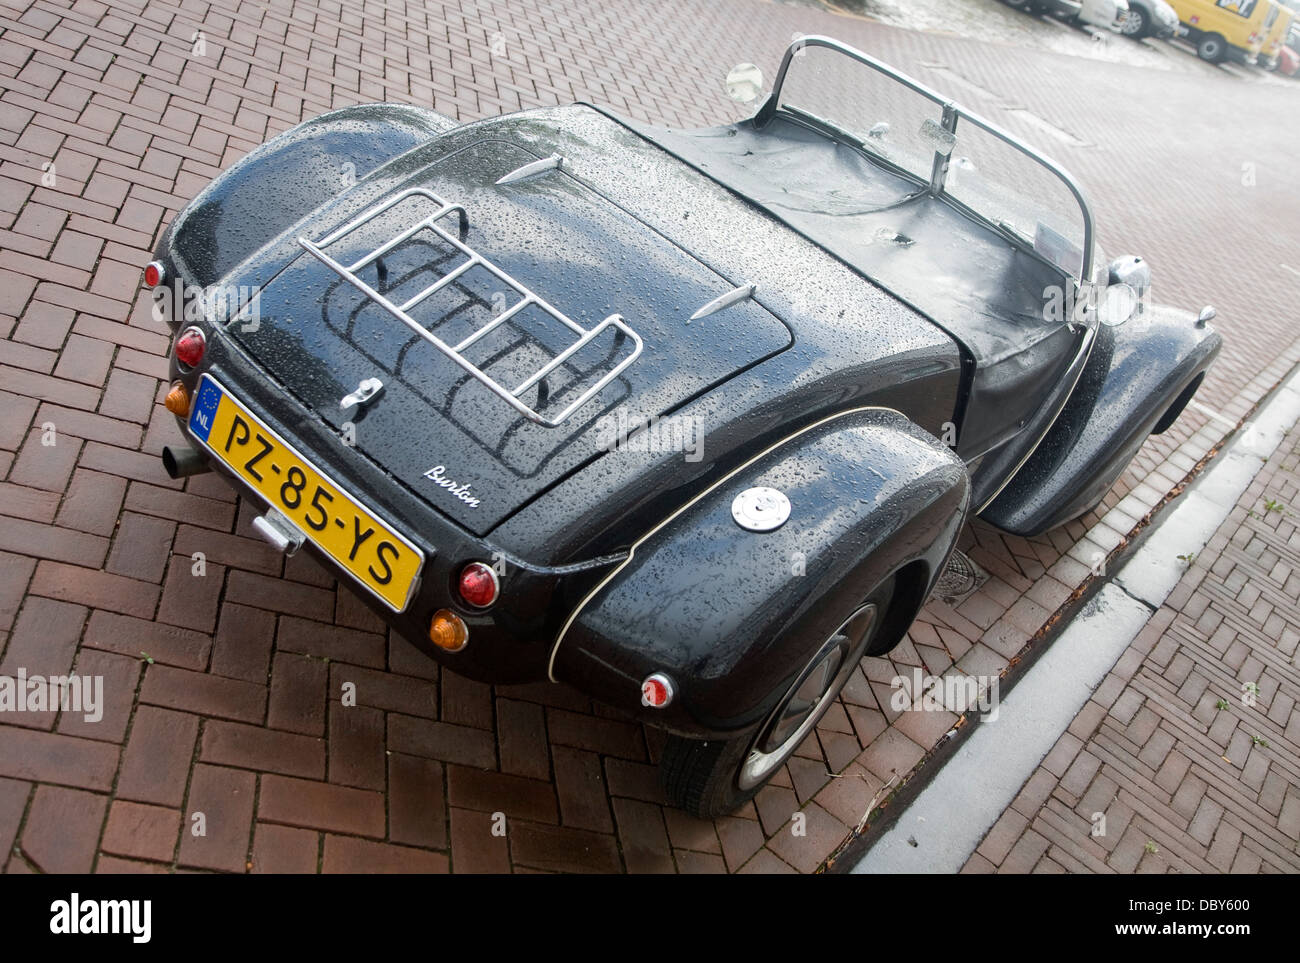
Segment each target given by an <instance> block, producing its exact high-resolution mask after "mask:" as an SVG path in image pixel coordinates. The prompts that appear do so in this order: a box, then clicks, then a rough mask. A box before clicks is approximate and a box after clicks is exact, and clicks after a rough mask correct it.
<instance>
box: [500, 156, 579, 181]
mask: <svg viewBox="0 0 1300 963" xmlns="http://www.w3.org/2000/svg"><path fill="white" fill-rule="evenodd" d="M563 166H564V158H563V157H561V156H560V155H559V154H552V155H551V156H550V157H543V158H542V159H541V160H535V161H532V162H530V163H528V164H524V165H523V166H522V167H516V168H515V169H514V170H512V171H511V172H510V173H509V174H505V175H503V176H501V177H498V178H497V181H496V186H497V187H501V186H502V185H505V184H513V183H515V182H516V181H522V180H524V179H525V178H528V177H532V176H533V175H534V174H542V173H545V172H546V171H553V170H556V169H557V168H560V167H563Z"/></svg>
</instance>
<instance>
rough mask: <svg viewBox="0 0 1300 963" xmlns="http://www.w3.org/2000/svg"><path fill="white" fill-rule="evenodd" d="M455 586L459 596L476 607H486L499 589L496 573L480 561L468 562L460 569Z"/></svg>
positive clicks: (495, 598) (494, 598)
mask: <svg viewBox="0 0 1300 963" xmlns="http://www.w3.org/2000/svg"><path fill="white" fill-rule="evenodd" d="M456 587H457V589H459V591H460V597H461V598H463V599H464V600H465V602H466V603H467V604H469V605H472V606H474V607H475V608H476V609H485V608H487V607H488V606H489V605H491V604H492V603H493V602H495V601H496V600H497V595H498V594H499V593H500V591H501V584H500V583H499V582H498V581H497V573H496V572H494V571H492V567H491V566H490V565H484V564H483V563H482V562H470V563H469V564H468V565H466V566H465V567H464V568H463V569H461V570H460V580H459V582H458V583H457V586H456Z"/></svg>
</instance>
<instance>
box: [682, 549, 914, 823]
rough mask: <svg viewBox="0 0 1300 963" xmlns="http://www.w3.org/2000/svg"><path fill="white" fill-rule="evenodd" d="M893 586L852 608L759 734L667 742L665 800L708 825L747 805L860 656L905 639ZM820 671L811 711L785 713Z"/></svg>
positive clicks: (798, 701) (818, 716)
mask: <svg viewBox="0 0 1300 963" xmlns="http://www.w3.org/2000/svg"><path fill="white" fill-rule="evenodd" d="M895 584H896V580H895V578H894V576H892V575H891V576H889V577H888V578H887V579H885V580H884V581H883V582H881V583H880V584H879V585H877V586H876V587H875V588H874V589H872V590H871V592H869V593H868V594H867V596H866V597H865V598H864V599H863V600H862V602H861V603H859V604H858V605H857V606H855V607H854V608H853V611H852V612H850V613H849V615H848V617H847V618H845V620H844V621H843V622H842V623H841V624H840V626H839V627H838V628H837V629H836V630H835V632H833V633H832V634H831V636H830V638H828V639H827V640H826V641H825V642H823V643H822V645H821V646H820V647H818V649H817V651H816V652H814V653H812V655H811V658H809V660H808V662H807V663H806V664H805V666H804V668H803V669H802V670H801V671H800V672H799V673H798V674H797V675H796V676H795V677H794V680H793V681H792V683H791V684H790V685H789V687H788V688H787V690H786V691H785V693H784V694H783V695H782V697H781V698H780V700H778V702H777V705H776V708H775V709H774V710H773V711H772V713H771V715H769V716H768V718H767V719H766V720H765V721H764V722H763V724H762V725H761V726H759V727H758V728H757V729H756V730H754V731H752V732H749V733H746V734H745V735H744V736H741V737H738V738H736V739H731V740H722V739H713V740H708V741H701V740H698V739H685V738H682V737H681V736H669V737H668V741H667V743H666V744H665V745H664V750H663V756H662V758H661V760H660V763H659V777H660V781H661V782H662V783H663V787H664V792H665V793H666V795H667V797H668V801H669V802H670V803H671V804H672V805H674V806H677V807H678V808H680V809H684V810H686V811H687V812H689V813H691V814H692V815H695V816H699V817H701V818H704V819H712V818H714V817H716V816H722V815H725V814H726V813H729V812H732V811H733V810H735V809H736V808H737V807H738V806H741V805H743V804H744V803H745V802H747V801H748V800H750V799H752V798H753V797H754V795H755V794H756V793H757V792H758V791H759V790H760V789H762V788H763V786H764V785H766V783H767V781H768V779H770V778H771V777H772V776H773V775H774V774H775V773H776V772H777V771H778V770H780V768H781V766H783V765H784V764H785V762H786V760H787V759H789V758H790V756H791V755H793V753H794V750H795V749H797V748H798V747H799V745H800V743H802V742H803V740H804V739H805V738H807V737H808V736H809V735H810V734H811V733H812V730H813V728H814V727H815V726H816V724H817V722H818V720H820V719H821V717H822V716H823V715H824V714H825V713H826V711H827V710H828V709H829V708H830V707H831V705H832V703H834V701H835V698H836V696H838V695H839V692H840V689H842V688H843V687H844V684H845V683H846V682H847V681H848V680H849V677H850V676H851V675H852V674H853V670H854V669H855V668H856V667H857V665H858V663H859V662H860V661H861V660H862V657H863V656H864V655H868V654H872V655H878V654H883V653H884V652H887V651H889V650H890V649H892V648H893V647H894V646H895V645H897V644H898V642H899V641H901V640H902V636H903V633H902V632H899V631H897V628H896V626H897V624H898V620H897V619H896V618H891V617H890V607H891V605H892V604H893V603H894V601H895ZM867 611H870V612H871V615H870V622H869V624H868V625H867V626H866V627H865V629H863V630H862V635H861V637H860V638H856V639H855V638H853V635H854V633H855V632H856V631H858V628H859V625H860V624H861V623H860V620H862V619H863V618H864V617H865V616H864V613H866V612H867ZM909 622H910V620H909ZM882 626H883V627H885V631H884V632H882V631H881V628H882ZM904 628H906V626H904ZM837 639H844V640H845V641H842V642H837ZM834 652H840V653H841V654H840V656H839V659H838V662H837V663H836V664H835V665H834V667H833V668H829V669H827V668H825V667H824V666H825V665H826V661H827V659H828V658H830V656H831V654H832V653H834ZM818 672H821V673H822V674H823V675H824V674H826V673H828V672H829V673H831V678H830V680H829V682H828V683H827V685H826V688H825V689H824V691H823V692H822V693H821V695H820V697H818V698H817V699H816V700H815V702H814V703H813V704H812V706H811V707H810V708H809V709H807V710H806V711H801V712H799V714H798V715H797V716H795V715H791V714H790V712H789V710H790V709H796V710H798V707H799V706H800V705H801V704H802V703H803V702H805V701H806V698H807V687H808V684H809V683H813V686H812V688H813V689H816V688H820V683H819V682H818V680H817V676H816V674H815V673H818ZM796 720H797V721H796ZM789 727H793V728H789ZM787 728H789V735H788V736H787V735H785V732H786V731H787ZM777 740H779V742H777ZM774 742H775V743H776V744H773V743H774ZM765 749H766V751H765ZM751 754H753V755H752V756H751ZM754 760H757V761H754ZM747 765H748V769H746V766H747Z"/></svg>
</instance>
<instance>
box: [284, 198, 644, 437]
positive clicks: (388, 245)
mask: <svg viewBox="0 0 1300 963" xmlns="http://www.w3.org/2000/svg"><path fill="white" fill-rule="evenodd" d="M416 196H419V197H424V198H427V199H428V200H430V201H432V202H433V203H434V204H435V205H436V206H437V210H436V211H434V213H432V214H430V215H429V216H428V217H425V218H422V219H421V220H419V221H416V222H415V223H414V224H411V225H410V226H409V227H406V228H404V229H403V230H401V231H399V232H398V233H397V234H395V235H394V236H393V237H391V238H389V239H388V240H387V241H385V242H384V243H383V244H381V245H380V246H379V247H377V248H375V249H374V250H373V251H371V252H370V253H369V254H367V255H365V256H364V257H362V258H360V259H359V260H357V261H354V262H352V263H351V264H348V265H346V266H345V265H343V264H340V263H339V262H338V261H336V260H334V258H332V257H330V256H329V255H328V254H327V253H325V250H324V249H325V248H327V247H329V246H330V245H331V244H334V243H335V242H336V241H339V240H342V239H343V238H344V237H346V236H347V235H349V234H351V233H352V232H353V231H355V230H357V229H358V228H360V227H362V226H363V225H365V224H367V223H369V222H370V221H372V220H374V219H375V218H376V217H379V216H380V215H381V214H383V213H384V212H385V211H387V210H389V209H390V208H392V207H394V206H396V205H397V204H399V203H401V202H402V201H404V200H406V199H407V198H410V197H416ZM449 214H457V215H459V221H460V225H459V227H460V230H459V234H460V236H459V237H453V236H452V235H451V234H450V233H449V232H448V231H447V230H446V229H445V228H444V227H443V226H442V225H441V224H440V223H439V221H440V220H441V219H442V218H444V217H446V216H448V215H449ZM423 230H429V231H432V232H434V233H435V234H437V235H438V236H439V237H440V238H441V239H442V240H443V241H445V242H447V243H448V244H450V245H452V246H453V247H454V248H456V250H458V251H459V252H460V253H461V254H463V255H465V260H464V261H463V262H462V263H460V264H459V265H458V266H457V267H455V268H454V269H453V270H451V271H449V272H447V273H446V274H443V275H442V276H441V277H440V278H438V280H437V281H435V282H434V283H433V284H431V285H429V286H428V287H426V288H425V289H424V290H423V291H421V292H420V293H419V294H416V295H415V296H414V297H412V298H410V299H409V300H407V301H405V302H403V303H402V304H400V305H399V304H395V303H393V302H392V301H391V300H389V299H388V298H386V297H384V295H382V294H380V293H379V292H378V291H376V290H375V289H374V288H372V287H371V286H370V285H368V284H367V283H366V282H365V281H363V280H361V278H359V277H358V276H357V272H358V271H360V270H361V269H362V268H364V267H366V266H367V265H369V264H370V263H371V262H373V261H377V260H379V259H380V258H382V257H383V256H384V255H385V254H387V253H388V252H389V251H391V250H393V248H395V247H397V246H398V245H399V244H401V243H403V242H404V241H408V240H410V239H411V238H413V237H414V236H415V235H416V234H418V233H419V232H420V231H423ZM468 231H469V215H468V214H467V213H466V211H465V208H464V207H463V206H462V205H460V204H453V203H450V202H449V201H445V200H443V199H442V198H441V197H439V196H438V195H437V194H435V193H434V192H433V191H430V190H427V189H425V188H422V187H413V188H409V189H407V190H404V191H401V192H399V193H397V194H395V195H393V196H392V197H390V198H388V199H387V200H384V201H382V202H380V203H379V204H376V205H374V206H373V207H371V208H370V209H368V210H366V211H363V212H362V213H361V214H359V215H358V216H357V217H355V218H353V219H352V220H351V221H349V222H348V223H346V224H344V225H343V226H342V227H340V228H338V229H337V230H335V231H333V232H332V233H330V234H327V235H325V236H324V237H322V238H320V239H319V240H316V241H310V240H308V239H307V238H305V237H300V238H298V243H299V244H300V245H302V247H303V248H304V249H305V250H307V251H309V252H310V253H311V254H313V255H315V256H316V257H317V258H319V259H320V260H321V261H322V262H323V263H324V264H325V265H326V266H327V267H328V268H330V270H332V271H334V273H335V274H337V275H338V276H339V277H341V278H343V279H344V280H345V281H347V282H348V283H350V284H351V285H352V286H353V287H355V288H357V290H359V291H360V292H361V293H362V294H364V295H365V296H366V297H368V298H370V300H372V301H374V302H375V303H376V304H377V305H379V306H380V307H381V308H383V309H384V310H385V311H387V312H388V313H389V314H391V315H392V316H393V317H395V318H396V319H397V320H398V321H401V322H402V323H403V324H404V325H406V326H407V327H408V328H410V329H411V330H412V331H413V332H415V333H416V334H417V335H419V336H420V337H421V338H424V340H426V341H428V342H429V343H430V344H432V345H433V346H434V347H435V348H437V349H438V350H439V351H441V352H442V353H443V354H445V355H446V356H447V357H448V358H450V359H451V360H452V361H454V362H456V364H458V365H459V366H460V367H461V368H463V369H464V370H465V371H466V372H468V373H469V374H470V375H471V376H473V377H474V378H475V379H476V380H477V381H479V382H481V383H482V384H483V385H485V386H487V388H489V389H490V390H491V391H492V392H493V393H494V394H496V395H498V396H499V397H501V398H502V399H504V400H505V401H506V402H507V403H508V404H509V405H510V406H511V407H512V408H514V409H515V410H516V411H517V412H519V413H520V414H521V415H523V416H524V417H525V418H527V419H528V420H529V421H533V422H536V423H537V424H539V425H545V426H546V427H548V428H555V427H557V426H559V425H560V424H561V423H562V422H563V421H564V420H565V419H566V418H568V417H569V416H570V415H571V414H573V413H574V412H575V411H577V410H578V409H579V408H581V407H582V406H583V405H584V404H586V403H587V402H588V401H590V400H591V399H592V398H593V397H595V395H596V394H597V393H598V392H599V391H600V390H601V389H602V388H604V387H605V386H606V385H607V384H609V383H610V382H611V381H613V380H614V379H615V378H617V377H618V376H619V375H620V374H621V373H622V372H623V371H624V370H626V368H627V367H628V365H630V364H631V363H632V362H633V361H635V360H636V359H637V358H638V357H639V356H640V354H641V349H642V342H641V337H640V336H639V335H638V334H637V333H636V332H635V331H633V330H632V329H631V328H630V327H629V326H628V325H627V324H626V323H625V322H624V321H623V319H622V317H620V316H619V315H617V314H611V315H610V316H609V317H607V318H606V319H605V320H604V321H602V322H600V324H598V325H596V326H595V327H593V328H584V327H583V326H582V325H580V324H579V323H578V322H576V321H574V320H573V319H572V318H570V317H569V316H568V315H566V314H565V313H564V312H563V311H560V310H559V309H558V308H556V307H555V306H553V305H552V304H550V303H549V302H548V301H546V300H545V299H544V298H542V297H541V296H539V295H538V294H536V293H535V292H533V291H531V290H529V289H528V288H527V287H525V286H524V285H523V284H520V283H519V282H518V281H516V280H515V279H514V278H512V277H511V276H510V275H509V274H507V273H506V272H505V271H503V270H501V269H500V268H499V267H497V266H496V265H495V264H493V263H492V262H491V261H489V260H488V259H487V258H485V257H483V256H482V255H481V254H479V253H477V252H476V251H474V250H473V249H472V248H471V247H469V246H468V245H467V244H465V243H464V241H463V238H464V237H465V235H466V234H467V232H468ZM380 267H381V270H380V274H381V277H382V275H383V273H384V272H383V270H382V261H381V262H380ZM474 267H482V268H484V269H485V270H487V271H489V272H491V273H492V275H493V276H495V277H496V278H497V279H498V280H499V281H501V283H503V284H505V285H507V286H508V287H509V288H510V289H511V290H512V291H514V292H515V293H516V294H517V295H519V300H518V301H517V302H515V303H514V304H513V305H511V306H510V307H508V308H507V309H506V310H505V311H503V312H501V313H500V314H498V315H496V316H495V317H493V318H492V319H491V320H490V321H488V322H487V323H486V324H484V325H483V326H482V327H480V328H478V329H477V330H476V331H474V332H473V333H472V334H470V335H469V336H468V337H466V338H465V339H464V340H462V341H461V342H460V343H458V344H456V345H450V344H448V343H447V342H445V341H443V340H442V339H441V338H439V337H438V336H437V335H436V334H434V333H433V332H432V331H429V330H428V329H427V328H425V327H424V325H422V324H420V323H419V322H418V321H416V320H415V319H414V318H412V317H411V315H410V314H409V313H408V312H409V311H410V310H411V309H412V308H413V307H415V306H416V305H417V304H419V303H420V302H421V301H423V300H424V299H425V298H427V297H429V296H431V295H433V294H436V293H437V292H438V291H440V290H442V289H443V288H444V287H446V286H447V285H449V284H451V283H452V282H453V281H455V280H456V279H457V278H459V277H461V276H462V275H463V274H465V273H466V272H467V271H469V270H470V269H472V268H474ZM530 305H533V306H536V307H537V308H539V309H540V310H542V311H544V312H546V313H547V314H548V315H550V316H551V317H552V318H554V319H555V320H557V321H559V322H561V323H562V324H564V325H565V326H567V327H568V328H569V329H570V330H572V331H573V332H574V333H575V334H576V335H577V336H578V337H577V340H576V341H574V342H573V343H572V344H570V345H569V346H568V347H567V348H565V349H564V350H563V351H561V352H559V353H558V354H556V355H555V356H554V357H553V358H551V360H549V361H548V362H546V363H545V364H544V365H542V366H541V367H540V368H538V369H537V370H536V371H534V372H533V373H532V374H530V375H529V376H528V377H527V378H525V379H524V380H523V381H522V382H520V383H519V384H518V385H517V386H516V387H515V388H513V389H511V388H507V387H506V386H505V385H502V384H500V383H499V382H497V381H496V379H494V378H493V377H492V376H491V375H489V374H488V373H487V372H486V371H484V370H483V369H482V368H480V367H479V366H478V365H476V364H474V363H473V362H472V361H470V360H469V359H468V358H466V357H465V356H464V355H463V354H462V352H463V351H464V350H465V349H466V348H468V347H470V346H471V345H473V344H474V343H475V342H477V341H478V340H480V339H481V338H483V337H484V336H485V335H487V334H489V333H490V332H492V331H494V330H496V329H497V328H498V327H500V326H501V325H502V324H504V323H506V322H507V321H509V320H510V319H511V318H513V317H514V316H515V315H517V314H519V312H521V311H523V310H524V309H525V308H527V307H529V306H530ZM607 328H613V329H614V339H615V340H614V344H615V347H618V346H619V345H621V344H622V343H623V340H624V339H625V338H627V339H631V341H632V353H631V354H630V355H628V357H626V358H624V359H623V360H622V361H620V362H619V363H618V364H617V365H615V366H614V367H613V368H612V369H610V371H608V372H607V373H606V374H605V375H604V376H603V377H602V378H601V379H600V380H599V381H597V382H596V383H595V384H594V385H592V386H591V387H590V388H588V389H587V390H586V391H584V392H582V394H580V395H579V396H578V397H577V398H575V399H574V400H573V401H571V402H570V403H569V404H568V405H567V406H566V407H565V408H564V409H563V410H562V411H560V413H559V414H557V415H555V416H554V417H550V418H548V417H546V416H545V415H543V414H540V413H539V412H537V411H536V410H535V409H534V408H532V407H530V406H529V405H527V404H525V403H524V402H523V401H521V400H520V395H522V394H523V393H524V392H526V391H528V390H529V389H530V388H532V387H533V386H534V385H539V383H540V385H539V387H538V398H539V402H538V407H543V406H544V405H545V404H546V401H547V399H548V397H549V394H550V393H549V391H548V390H547V385H546V382H545V378H546V376H547V375H549V374H550V373H551V372H552V371H554V370H555V369H556V368H558V367H560V366H561V365H563V364H564V363H565V362H567V361H568V360H569V359H570V358H571V357H573V355H575V354H577V352H579V351H581V350H582V349H583V348H584V347H586V346H587V345H588V344H590V343H591V342H592V341H593V340H594V339H595V338H596V337H597V336H598V335H600V333H601V332H603V331H605V330H606V329H607Z"/></svg>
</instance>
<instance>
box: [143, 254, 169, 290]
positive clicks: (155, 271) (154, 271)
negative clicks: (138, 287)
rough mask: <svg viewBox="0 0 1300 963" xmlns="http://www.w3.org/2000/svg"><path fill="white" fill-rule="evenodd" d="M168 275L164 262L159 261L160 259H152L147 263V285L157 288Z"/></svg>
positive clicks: (145, 274)
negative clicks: (164, 268)
mask: <svg viewBox="0 0 1300 963" xmlns="http://www.w3.org/2000/svg"><path fill="white" fill-rule="evenodd" d="M166 276H167V272H166V271H165V270H163V266H162V264H161V263H159V262H158V261H150V262H149V263H148V264H147V265H145V269H144V283H145V287H150V288H156V287H157V286H158V285H160V284H162V283H163V278H165V277H166Z"/></svg>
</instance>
